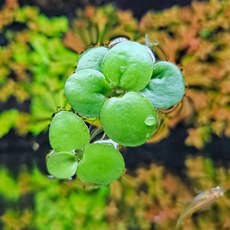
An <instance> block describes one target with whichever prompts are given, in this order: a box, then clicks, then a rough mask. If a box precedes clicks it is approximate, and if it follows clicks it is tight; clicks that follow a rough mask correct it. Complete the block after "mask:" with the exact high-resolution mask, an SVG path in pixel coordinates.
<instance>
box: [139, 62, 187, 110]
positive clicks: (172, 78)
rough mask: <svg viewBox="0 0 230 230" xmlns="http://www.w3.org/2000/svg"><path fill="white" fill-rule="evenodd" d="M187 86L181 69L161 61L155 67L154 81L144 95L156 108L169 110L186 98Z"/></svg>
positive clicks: (152, 80) (143, 92) (147, 87)
mask: <svg viewBox="0 0 230 230" xmlns="http://www.w3.org/2000/svg"><path fill="white" fill-rule="evenodd" d="M184 92H185V84H184V78H183V75H182V73H181V71H180V69H179V68H178V67H177V66H176V65H174V64H173V63H171V62H167V61H160V62H157V63H156V64H155V65H154V68H153V74H152V79H151V80H150V82H149V84H148V85H147V86H146V88H145V89H144V90H143V91H142V94H143V95H144V96H146V97H147V98H148V99H149V100H150V101H151V102H152V104H153V106H154V107H155V108H160V109H167V108H170V107H172V106H174V105H176V104H177V103H178V102H179V101H180V100H181V99H182V97H183V96H184Z"/></svg>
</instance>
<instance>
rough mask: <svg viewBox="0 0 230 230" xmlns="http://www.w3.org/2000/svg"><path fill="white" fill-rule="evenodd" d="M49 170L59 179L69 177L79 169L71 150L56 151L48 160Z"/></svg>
mask: <svg viewBox="0 0 230 230" xmlns="http://www.w3.org/2000/svg"><path fill="white" fill-rule="evenodd" d="M46 166H47V170H48V172H49V173H50V174H51V175H53V176H54V177H56V178H58V179H68V178H70V177H72V176H73V175H74V174H75V173H76V170H77V160H76V157H75V155H74V154H73V153H71V152H55V153H53V154H51V156H49V157H48V159H47V162H46Z"/></svg>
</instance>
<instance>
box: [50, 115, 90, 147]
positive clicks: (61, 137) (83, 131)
mask: <svg viewBox="0 0 230 230" xmlns="http://www.w3.org/2000/svg"><path fill="white" fill-rule="evenodd" d="M49 140H50V145H51V146H52V148H53V149H55V150H56V151H71V150H75V149H83V148H85V146H86V145H88V144H89V140H90V134H89V129H88V127H87V126H86V124H85V123H84V122H83V120H82V119H81V118H80V117H78V116H77V115H76V114H75V113H72V112H68V111H61V112H59V113H57V114H56V115H55V116H54V118H53V120H52V121H51V124H50V128H49Z"/></svg>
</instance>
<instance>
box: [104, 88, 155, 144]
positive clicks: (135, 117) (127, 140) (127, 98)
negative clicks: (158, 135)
mask: <svg viewBox="0 0 230 230" xmlns="http://www.w3.org/2000/svg"><path fill="white" fill-rule="evenodd" d="M100 120H101V124H102V128H103V129H104V131H105V133H106V134H107V135H108V137H109V138H111V139H112V140H113V141H115V142H117V143H118V144H120V145H124V146H138V145H142V144H144V143H145V142H146V141H147V140H148V139H149V138H150V137H151V136H152V135H153V133H154V131H155V130H156V128H157V126H158V116H157V113H156V111H155V110H154V108H153V105H152V104H151V102H150V101H149V100H148V99H147V98H146V97H144V96H143V95H142V94H140V93H139V92H128V93H126V94H125V95H124V96H122V97H112V98H110V99H109V100H107V101H106V102H105V104H104V105H103V107H102V109H101V114H100Z"/></svg>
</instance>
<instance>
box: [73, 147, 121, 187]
mask: <svg viewBox="0 0 230 230" xmlns="http://www.w3.org/2000/svg"><path fill="white" fill-rule="evenodd" d="M124 168H125V163H124V159H123V157H122V155H121V153H120V152H119V151H118V150H116V149H115V148H114V147H113V146H112V145H110V144H91V145H88V146H87V147H86V148H85V150H84V152H83V158H82V160H81V161H80V162H79V164H78V168H77V176H78V177H79V179H80V180H81V181H82V182H85V183H93V184H99V185H107V184H110V183H111V182H113V181H114V180H116V179H118V178H119V177H120V176H121V175H122V173H123V171H124Z"/></svg>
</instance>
